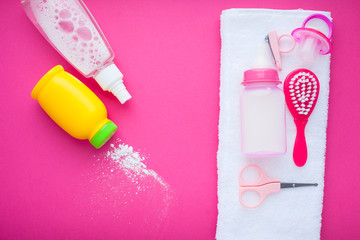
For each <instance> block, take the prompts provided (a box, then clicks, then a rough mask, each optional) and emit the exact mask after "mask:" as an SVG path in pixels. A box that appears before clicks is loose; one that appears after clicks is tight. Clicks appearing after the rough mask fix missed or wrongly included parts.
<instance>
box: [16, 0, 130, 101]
mask: <svg viewBox="0 0 360 240" xmlns="http://www.w3.org/2000/svg"><path fill="white" fill-rule="evenodd" d="M21 3H22V5H23V7H24V9H25V12H26V14H27V15H28V17H29V18H30V20H31V21H32V22H33V23H34V25H35V26H36V28H37V29H38V30H39V31H40V33H41V34H42V35H43V36H44V37H45V38H46V40H47V41H48V42H49V43H50V44H51V45H52V46H53V47H54V48H55V49H56V50H57V51H58V52H59V53H60V54H61V55H62V56H63V57H64V58H65V59H66V60H67V61H68V62H69V63H70V64H71V65H72V66H74V67H75V68H76V69H77V70H78V71H79V72H80V73H82V75H84V76H85V77H87V78H89V77H93V78H95V80H96V81H97V82H98V83H99V85H100V86H101V88H102V89H103V90H104V91H109V92H111V93H113V94H114V95H115V96H116V97H117V98H118V99H119V101H120V102H121V103H125V102H126V101H127V100H129V99H130V98H131V96H130V94H129V93H128V91H127V90H126V88H125V85H124V83H123V75H122V73H121V72H120V70H119V69H118V68H117V66H116V65H115V64H114V63H113V59H114V52H113V50H112V49H111V47H110V45H109V43H108V41H107V40H106V38H105V36H104V34H103V33H102V31H101V29H100V28H99V26H98V25H97V23H96V21H95V19H94V18H93V16H92V15H91V13H90V12H89V10H88V9H87V7H86V6H85V4H84V3H83V1H82V0H22V1H21Z"/></svg>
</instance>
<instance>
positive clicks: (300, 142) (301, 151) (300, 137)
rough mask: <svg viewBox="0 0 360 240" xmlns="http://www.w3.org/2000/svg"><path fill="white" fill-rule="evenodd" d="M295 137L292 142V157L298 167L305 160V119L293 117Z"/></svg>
mask: <svg viewBox="0 0 360 240" xmlns="http://www.w3.org/2000/svg"><path fill="white" fill-rule="evenodd" d="M294 121H295V125H296V139H295V144H294V152H293V158H294V163H295V165H296V166H298V167H302V166H304V165H305V163H306V160H307V146H306V139H305V126H306V123H307V119H295V120H294Z"/></svg>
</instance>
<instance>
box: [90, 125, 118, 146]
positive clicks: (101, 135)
mask: <svg viewBox="0 0 360 240" xmlns="http://www.w3.org/2000/svg"><path fill="white" fill-rule="evenodd" d="M116 129H117V126H116V125H115V123H113V122H112V121H109V122H107V123H106V124H105V125H104V126H103V127H102V128H101V129H100V130H99V131H98V132H97V133H96V134H95V135H94V137H93V138H92V139H91V140H90V143H91V144H92V145H93V146H94V147H95V148H97V149H99V148H101V147H102V146H103V145H104V144H105V143H106V142H107V141H108V140H109V139H110V138H111V137H112V136H113V135H114V133H115V132H116Z"/></svg>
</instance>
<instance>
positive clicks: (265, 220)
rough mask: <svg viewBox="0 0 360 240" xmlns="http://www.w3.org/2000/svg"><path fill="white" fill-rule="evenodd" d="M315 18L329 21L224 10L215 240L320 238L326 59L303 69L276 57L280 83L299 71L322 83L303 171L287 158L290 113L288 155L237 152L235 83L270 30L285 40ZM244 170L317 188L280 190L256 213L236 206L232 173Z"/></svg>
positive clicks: (302, 14) (296, 13) (289, 58)
mask: <svg viewBox="0 0 360 240" xmlns="http://www.w3.org/2000/svg"><path fill="white" fill-rule="evenodd" d="M314 13H322V14H324V15H326V16H327V17H329V18H330V13H329V12H318V11H305V10H268V9H229V10H225V11H223V12H222V15H221V39H222V49H221V74H220V82H221V83H220V120H219V149H218V156H217V164H218V199H219V200H218V201H219V202H218V211H219V214H218V222H217V231H216V238H217V239H226V240H229V239H241V240H247V239H249V240H250V239H251V240H264V239H271V240H283V239H284V240H291V239H299V240H304V239H306V240H312V239H320V228H321V212H322V202H323V189H324V167H325V147H326V125H327V113H328V97H329V81H330V77H329V76H330V55H321V56H318V58H317V59H316V62H315V63H313V64H312V65H310V66H305V65H303V64H302V63H301V62H300V60H298V58H297V57H296V50H297V47H296V48H295V50H294V51H292V52H291V53H289V54H282V64H283V70H282V71H281V72H279V77H280V79H281V80H282V81H284V79H285V77H286V76H287V74H289V73H290V72H291V71H292V70H295V69H297V68H300V67H305V68H308V69H310V70H311V71H313V72H314V73H315V74H316V75H317V77H318V79H319V82H320V94H319V99H318V102H317V105H316V107H315V109H314V111H313V113H312V114H311V116H310V118H309V122H308V124H307V126H306V130H305V135H306V141H307V146H308V160H307V163H306V165H305V166H304V167H301V168H300V167H296V166H295V164H294V162H293V159H292V153H293V146H294V141H295V136H296V127H295V124H294V121H293V117H292V116H291V114H290V112H289V111H288V110H287V112H286V125H287V126H286V131H287V153H286V155H284V156H281V157H273V158H245V157H244V156H243V155H242V153H241V149H240V146H241V139H240V111H239V104H240V103H239V99H240V94H241V90H242V85H241V82H242V80H243V73H244V71H245V70H247V69H250V68H251V67H252V63H253V60H254V54H255V49H256V47H257V45H258V44H259V43H261V42H264V38H265V36H266V34H267V33H268V32H269V31H271V30H276V31H277V33H278V35H282V34H291V32H292V30H294V29H295V28H298V27H301V25H302V22H303V21H304V20H305V19H306V17H308V16H309V15H311V14H314ZM330 19H331V18H330ZM310 22H313V23H312V24H315V25H316V24H319V26H318V27H320V28H321V30H322V31H323V32H324V33H325V34H327V30H324V29H326V28H324V26H323V24H322V23H321V22H320V23H317V21H313V20H312V21H310ZM310 22H309V24H310ZM307 26H308V25H307ZM297 45H298V44H297ZM270 60H271V59H270ZM281 87H282V86H281ZM249 163H255V164H257V165H259V166H260V167H261V168H262V169H263V170H264V172H265V173H266V174H267V175H268V176H269V177H272V178H277V179H279V180H280V181H282V182H316V183H318V184H319V186H318V187H305V188H294V189H283V190H281V191H280V192H279V193H276V194H272V195H270V196H268V198H266V199H265V201H264V202H263V203H262V204H261V205H260V206H259V207H258V208H255V209H248V208H245V207H243V206H242V205H241V204H240V203H239V200H238V195H239V184H238V174H239V171H240V169H241V168H242V167H243V166H245V165H246V164H249Z"/></svg>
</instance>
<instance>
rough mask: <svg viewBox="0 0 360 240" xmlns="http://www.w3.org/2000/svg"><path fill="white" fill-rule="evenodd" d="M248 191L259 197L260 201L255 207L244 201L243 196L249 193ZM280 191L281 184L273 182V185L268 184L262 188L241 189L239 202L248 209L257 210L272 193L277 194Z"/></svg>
mask: <svg viewBox="0 0 360 240" xmlns="http://www.w3.org/2000/svg"><path fill="white" fill-rule="evenodd" d="M248 191H254V192H256V193H257V194H258V195H259V201H258V202H257V203H255V204H253V205H248V204H247V203H246V202H245V201H243V194H244V193H246V192H248ZM279 191H280V183H279V182H273V183H268V184H265V185H262V186H258V187H240V190H239V200H240V203H241V204H242V205H243V206H244V207H247V208H256V207H258V206H260V204H261V203H262V202H263V201H264V200H265V198H266V197H267V196H268V195H270V194H272V193H277V192H279Z"/></svg>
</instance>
